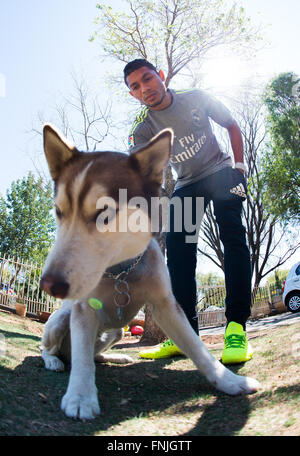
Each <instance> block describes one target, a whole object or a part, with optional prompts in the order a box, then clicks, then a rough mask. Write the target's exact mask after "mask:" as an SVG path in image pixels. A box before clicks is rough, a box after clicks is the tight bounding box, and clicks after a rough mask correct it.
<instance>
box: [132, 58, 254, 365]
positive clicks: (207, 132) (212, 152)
mask: <svg viewBox="0 0 300 456" xmlns="http://www.w3.org/2000/svg"><path fill="white" fill-rule="evenodd" d="M124 79H125V83H126V84H127V86H128V88H129V90H130V94H131V95H132V96H133V97H134V98H136V99H137V100H139V101H140V102H141V103H142V104H143V105H145V106H144V108H143V109H142V111H141V113H140V115H138V116H137V118H136V120H135V122H134V124H133V127H132V130H131V132H130V135H129V150H130V152H134V151H135V150H136V149H137V148H139V147H140V145H141V144H143V143H145V142H147V141H149V140H150V139H151V138H152V137H153V136H154V135H155V134H157V133H158V132H159V131H161V130H162V129H164V128H167V127H171V128H172V129H173V130H174V134H175V138H174V146H173V150H172V155H171V158H170V163H171V165H172V167H173V168H174V170H175V171H176V173H177V176H178V179H177V183H176V186H175V192H174V194H173V197H175V196H176V197H178V198H180V200H181V201H182V205H183V213H184V207H185V205H186V204H187V201H192V211H193V212H192V213H193V221H195V214H196V212H197V211H196V201H197V197H198V198H199V197H202V198H204V209H205V208H206V206H207V204H208V203H209V201H211V200H212V202H213V206H214V213H215V216H216V220H217V223H218V227H219V231H220V238H221V241H222V243H223V246H224V268H225V284H226V312H225V315H226V318H227V327H226V331H225V336H224V350H223V353H222V361H223V363H224V364H229V363H239V362H244V361H248V360H249V359H251V357H252V354H253V352H252V349H251V347H250V344H249V343H248V341H247V337H246V321H247V319H248V317H249V315H250V308H251V266H250V254H249V249H248V247H247V244H246V237H245V228H244V226H243V225H242V221H241V213H242V202H243V201H244V200H245V198H246V181H245V177H244V173H245V171H246V167H245V165H244V162H243V142H242V136H241V132H240V129H239V127H238V125H237V123H236V122H235V120H234V119H233V118H232V116H231V113H230V111H229V110H228V109H227V108H226V107H225V106H224V105H223V104H222V103H220V102H219V101H217V100H216V99H214V98H213V97H211V96H209V95H208V94H207V93H205V92H203V91H202V90H198V89H192V90H186V91H176V90H170V89H167V88H166V85H165V77H164V73H163V72H162V71H161V70H160V71H159V72H157V70H156V68H155V67H154V66H153V65H152V64H151V63H149V62H148V61H146V60H144V59H136V60H134V61H132V62H130V63H128V64H127V65H126V66H125V68H124ZM210 119H211V120H213V121H214V122H216V123H217V124H219V125H221V126H222V127H224V128H226V129H227V131H228V133H229V137H230V142H231V146H232V151H233V155H234V161H235V167H234V168H233V167H232V161H231V158H230V156H229V155H227V154H226V153H224V152H222V151H221V149H220V147H219V145H218V143H217V140H216V138H215V136H214V134H213V132H212V128H211V124H210ZM200 222H201V220H196V223H197V227H196V229H195V232H194V234H196V238H197V234H198V231H199V225H200ZM175 224H176V223H175V214H174V206H173V205H171V206H170V227H169V231H168V232H167V237H166V247H167V264H168V268H169V272H170V278H171V283H172V288H173V293H174V295H175V297H176V299H177V301H178V303H179V304H180V305H181V307H182V308H183V310H184V312H185V314H186V316H187V318H188V320H189V322H190V324H191V326H192V327H193V329H194V330H195V331H196V333H197V334H198V320H197V315H196V304H197V295H196V279H195V271H196V259H197V258H196V257H197V241H194V242H190V241H188V240H187V239H188V238H187V235H190V234H191V233H188V232H187V230H186V229H185V224H184V223H183V224H182V225H183V227H182V230H181V231H179V230H178V229H176V227H175ZM178 354H181V352H180V350H179V348H178V347H176V345H175V344H174V343H173V342H172V341H171V340H168V341H167V342H165V343H164V344H162V345H160V346H158V347H155V348H153V349H151V350H146V351H142V352H140V356H141V357H142V358H151V359H156V358H167V357H171V356H175V355H178Z"/></svg>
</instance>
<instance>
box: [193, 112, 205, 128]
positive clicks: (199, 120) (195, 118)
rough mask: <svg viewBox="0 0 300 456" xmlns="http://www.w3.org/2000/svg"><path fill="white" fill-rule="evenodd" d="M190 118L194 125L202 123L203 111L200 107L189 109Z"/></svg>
mask: <svg viewBox="0 0 300 456" xmlns="http://www.w3.org/2000/svg"><path fill="white" fill-rule="evenodd" d="M191 115H192V119H193V123H194V125H196V127H198V126H200V125H201V124H202V123H203V113H202V112H201V110H200V109H193V110H192V111H191Z"/></svg>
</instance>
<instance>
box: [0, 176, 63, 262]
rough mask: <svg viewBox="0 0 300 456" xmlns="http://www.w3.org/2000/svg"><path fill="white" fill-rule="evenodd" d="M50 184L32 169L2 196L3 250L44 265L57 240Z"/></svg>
mask: <svg viewBox="0 0 300 456" xmlns="http://www.w3.org/2000/svg"><path fill="white" fill-rule="evenodd" d="M52 208H53V201H52V188H51V183H50V182H48V183H45V182H44V181H43V180H42V179H41V178H39V179H35V177H34V175H33V174H32V173H31V172H30V173H29V174H28V175H27V176H26V177H24V178H22V179H18V180H16V181H14V182H12V184H11V188H10V190H8V191H7V194H6V199H4V198H3V197H1V199H0V212H1V222H0V252H1V253H2V254H6V255H10V256H12V257H19V258H22V260H25V261H30V262H36V263H38V264H42V263H43V262H44V261H45V259H46V256H47V254H48V252H49V250H50V247H51V245H52V242H53V239H54V231H55V220H54V217H53V215H52V214H51V212H50V211H51V209H52Z"/></svg>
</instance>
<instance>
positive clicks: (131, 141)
mask: <svg viewBox="0 0 300 456" xmlns="http://www.w3.org/2000/svg"><path fill="white" fill-rule="evenodd" d="M132 146H134V136H133V135H131V136H129V138H128V147H132Z"/></svg>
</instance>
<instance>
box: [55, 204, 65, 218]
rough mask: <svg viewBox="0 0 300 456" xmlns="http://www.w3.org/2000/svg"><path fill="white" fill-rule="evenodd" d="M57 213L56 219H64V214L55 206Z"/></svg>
mask: <svg viewBox="0 0 300 456" xmlns="http://www.w3.org/2000/svg"><path fill="white" fill-rule="evenodd" d="M55 213H56V217H57V218H59V219H61V218H62V215H63V214H62V212H61V210H60V209H59V208H58V207H57V206H55Z"/></svg>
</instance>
